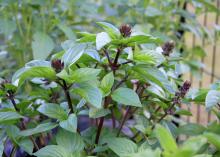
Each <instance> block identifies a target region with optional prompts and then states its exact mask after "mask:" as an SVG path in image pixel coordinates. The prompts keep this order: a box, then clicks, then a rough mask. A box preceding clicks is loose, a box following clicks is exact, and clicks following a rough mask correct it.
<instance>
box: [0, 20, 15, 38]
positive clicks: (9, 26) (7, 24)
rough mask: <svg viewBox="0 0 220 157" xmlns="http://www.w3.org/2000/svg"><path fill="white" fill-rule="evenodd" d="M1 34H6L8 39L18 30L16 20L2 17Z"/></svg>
mask: <svg viewBox="0 0 220 157" xmlns="http://www.w3.org/2000/svg"><path fill="white" fill-rule="evenodd" d="M0 26H1V27H0V34H4V36H5V38H6V39H7V38H8V37H9V36H10V35H12V34H13V32H14V31H15V30H16V23H15V21H12V20H9V19H0Z"/></svg>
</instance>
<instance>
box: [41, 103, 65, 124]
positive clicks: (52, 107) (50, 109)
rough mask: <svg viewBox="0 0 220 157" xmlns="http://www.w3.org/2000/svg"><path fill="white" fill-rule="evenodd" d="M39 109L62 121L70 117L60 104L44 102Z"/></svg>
mask: <svg viewBox="0 0 220 157" xmlns="http://www.w3.org/2000/svg"><path fill="white" fill-rule="evenodd" d="M37 110H38V111H39V112H40V113H42V114H44V115H46V116H48V117H50V118H55V119H58V120H60V121H62V120H66V119H67V118H68V116H67V113H66V112H65V111H64V109H63V108H62V107H60V106H59V105H58V104H53V103H44V104H42V105H40V107H38V109H37Z"/></svg>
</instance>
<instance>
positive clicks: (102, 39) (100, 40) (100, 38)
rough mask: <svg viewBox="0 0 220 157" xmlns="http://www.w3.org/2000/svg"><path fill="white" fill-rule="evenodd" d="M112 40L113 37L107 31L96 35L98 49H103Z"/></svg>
mask: <svg viewBox="0 0 220 157" xmlns="http://www.w3.org/2000/svg"><path fill="white" fill-rule="evenodd" d="M110 42H111V38H110V37H109V35H108V34H107V33H106V32H101V33H98V34H97V35H96V49H97V50H101V48H103V47H104V46H105V45H107V44H108V43H110Z"/></svg>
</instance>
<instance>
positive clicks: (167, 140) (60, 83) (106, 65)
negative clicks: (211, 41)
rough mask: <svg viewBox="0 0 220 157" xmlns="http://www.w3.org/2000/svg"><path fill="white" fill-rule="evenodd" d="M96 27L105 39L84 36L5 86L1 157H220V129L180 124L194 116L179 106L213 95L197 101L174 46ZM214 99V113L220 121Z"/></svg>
mask: <svg viewBox="0 0 220 157" xmlns="http://www.w3.org/2000/svg"><path fill="white" fill-rule="evenodd" d="M97 26H100V27H102V28H103V32H100V33H97V34H91V33H87V32H81V33H79V35H80V36H81V38H79V39H77V40H75V41H71V40H68V41H65V42H64V43H62V48H63V50H62V51H60V52H57V53H55V54H54V55H52V56H51V59H50V60H32V61H30V62H28V63H26V65H25V66H24V67H23V68H21V69H19V70H18V71H17V72H16V73H15V74H14V75H13V77H12V80H5V79H1V84H0V96H1V107H0V128H1V129H0V141H1V142H0V153H1V155H2V156H3V157H16V156H17V157H20V156H22V157H25V156H36V157H89V156H90V157H92V156H93V157H95V156H96V157H143V156H146V157H211V156H215V157H217V156H220V135H219V133H220V125H219V123H218V121H213V122H212V123H210V124H209V125H208V126H202V125H199V124H192V123H186V122H185V121H184V120H182V119H181V117H180V116H182V115H184V116H190V115H191V113H190V112H189V111H187V110H184V109H182V108H181V106H184V105H185V106H186V105H189V104H190V102H195V103H196V102H198V103H199V104H204V103H205V99H206V95H207V97H208V95H209V97H210V96H213V94H207V93H208V91H209V90H208V89H207V90H198V91H197V92H195V91H194V94H192V92H193V91H192V90H190V86H191V83H190V82H189V81H187V80H183V79H182V78H183V77H181V76H182V75H183V74H182V73H181V71H180V70H179V68H178V67H179V66H178V65H179V64H180V63H179V62H181V60H182V59H183V58H181V53H178V51H176V50H175V42H174V41H167V42H166V43H162V42H161V40H160V39H159V38H156V37H154V36H151V35H149V34H145V33H143V32H135V31H132V28H131V27H130V26H129V25H127V24H124V25H122V26H121V27H120V28H117V27H115V26H113V25H112V24H110V23H106V22H98V23H97ZM36 49H37V47H36ZM219 87H220V86H219ZM219 89H220V88H216V90H215V91H216V92H215V93H219ZM204 91H205V92H204ZM211 91H213V90H211ZM192 95H194V96H193V97H192ZM216 97H217V96H215V102H213V101H212V107H213V110H212V109H210V108H209V110H211V111H215V113H216V115H219V114H217V113H218V112H219V111H218V110H219V107H218V105H219V100H220V98H219V97H220V96H219V95H218V97H217V98H219V99H218V100H217V98H216ZM198 100H200V101H198ZM211 100H213V99H212V98H210V99H208V98H207V101H209V102H210V101H211ZM213 103H214V104H213ZM217 117H220V116H217ZM180 135H181V136H180ZM182 135H187V136H186V138H184V136H182Z"/></svg>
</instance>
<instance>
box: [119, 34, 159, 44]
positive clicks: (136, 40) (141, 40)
mask: <svg viewBox="0 0 220 157" xmlns="http://www.w3.org/2000/svg"><path fill="white" fill-rule="evenodd" d="M160 42H161V41H160V39H159V38H156V37H153V36H151V35H135V36H131V37H130V38H125V39H122V43H123V44H125V45H133V44H147V43H160Z"/></svg>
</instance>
